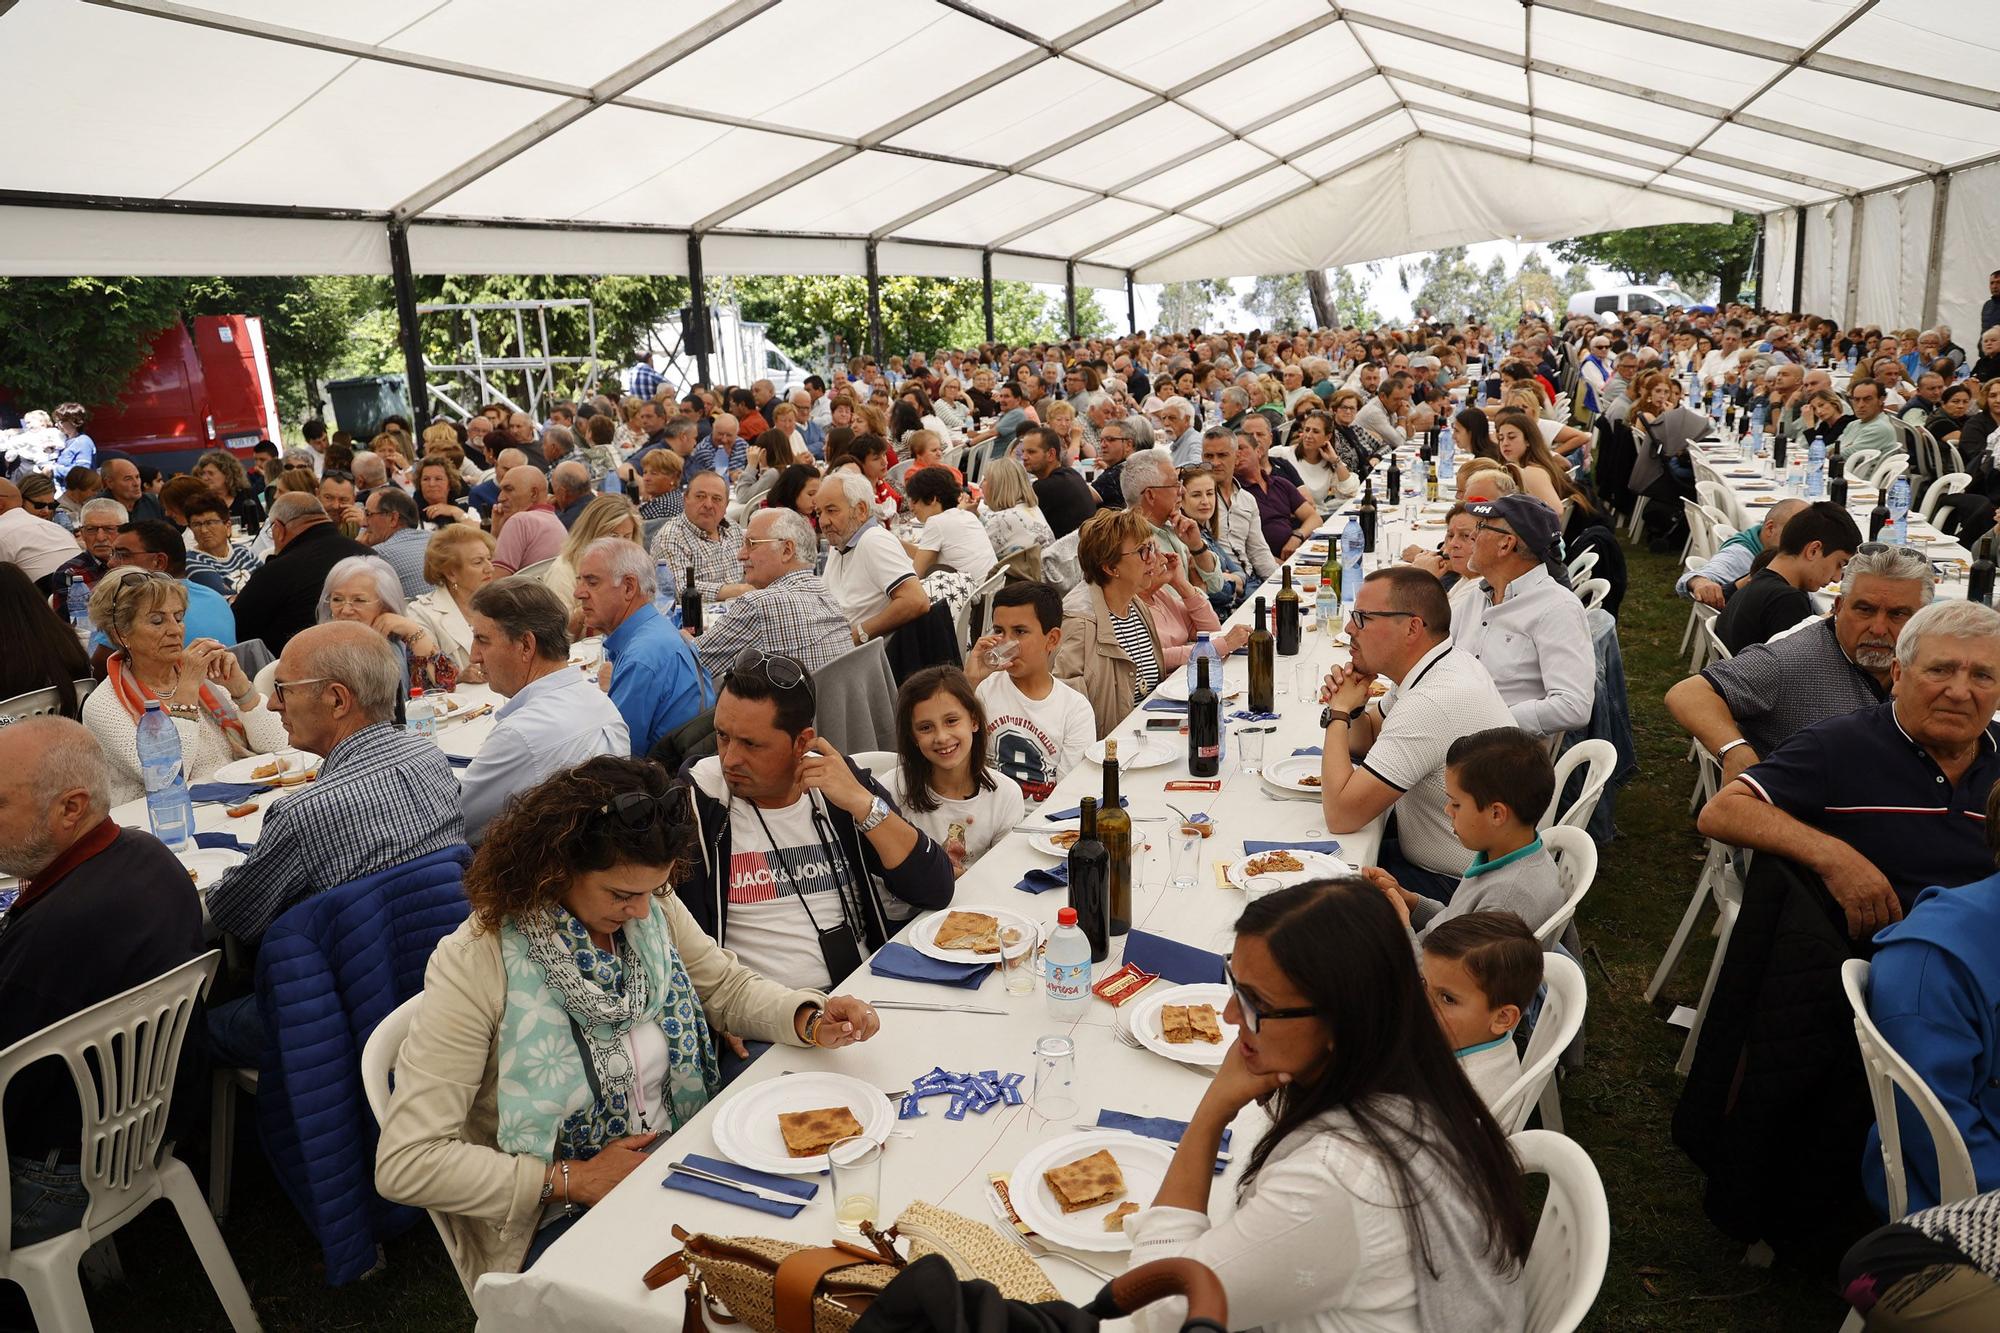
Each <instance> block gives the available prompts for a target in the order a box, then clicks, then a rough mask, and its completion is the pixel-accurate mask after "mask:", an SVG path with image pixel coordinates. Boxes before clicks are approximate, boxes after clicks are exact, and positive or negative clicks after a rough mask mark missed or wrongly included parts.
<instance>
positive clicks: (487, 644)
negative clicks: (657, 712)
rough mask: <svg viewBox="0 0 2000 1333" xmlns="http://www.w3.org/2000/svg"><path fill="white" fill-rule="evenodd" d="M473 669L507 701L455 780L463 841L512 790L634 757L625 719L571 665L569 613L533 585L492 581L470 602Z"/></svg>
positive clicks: (474, 838) (471, 838)
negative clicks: (601, 761)
mask: <svg viewBox="0 0 2000 1333" xmlns="http://www.w3.org/2000/svg"><path fill="white" fill-rule="evenodd" d="M472 661H473V663H474V664H475V665H478V666H482V667H484V668H485V670H486V678H487V680H488V681H489V682H490V683H491V684H492V686H493V692H494V693H495V694H498V695H501V696H503V697H504V698H505V699H506V700H507V702H506V703H505V704H503V705H501V707H500V712H499V717H498V720H497V721H496V722H495V724H494V727H493V730H492V732H491V733H490V734H489V735H488V736H487V737H486V742H485V744H483V745H481V746H480V747H479V753H478V755H477V756H475V757H474V758H473V760H472V763H471V764H469V765H468V766H467V767H466V768H465V769H464V771H462V772H461V773H460V774H459V787H460V789H461V795H460V798H459V799H460V801H461V808H462V809H463V811H464V813H465V837H466V841H468V842H474V843H476V842H478V841H479V840H480V837H481V835H482V834H483V833H484V831H485V828H486V825H487V824H488V822H490V821H491V820H492V819H493V817H494V816H496V815H498V814H499V813H500V809H501V807H502V806H504V805H505V804H506V803H507V798H508V797H510V796H512V795H513V794H514V793H515V792H520V791H526V790H528V788H530V787H533V786H535V785H536V784H538V783H540V782H541V780H542V779H543V778H546V777H548V776H549V775H550V774H552V773H555V772H557V771H559V770H561V769H565V768H572V767H574V766H576V765H577V764H580V763H582V762H583V761H584V760H586V759H590V758H593V757H595V756H597V755H600V754H621V755H622V754H630V753H631V752H632V736H631V733H630V731H629V729H628V728H627V727H626V725H625V717H624V715H623V714H621V713H620V712H619V711H618V705H616V704H614V703H612V702H611V697H610V696H609V695H607V694H605V692H604V691H603V690H601V689H599V688H598V687H597V683H596V681H595V680H594V679H593V678H592V677H590V676H586V675H584V674H583V673H582V672H580V671H577V670H575V669H574V668H572V667H571V666H570V664H569V610H568V608H567V607H565V606H564V605H563V603H562V599H561V598H560V597H558V596H556V594H555V593H554V591H552V590H551V589H550V588H549V587H548V585H546V584H544V583H542V582H541V581H540V580H538V579H532V578H522V577H520V576H519V575H515V576H514V577H511V578H504V579H499V580H496V581H495V582H492V583H489V584H487V585H486V586H485V587H483V588H481V589H480V590H479V591H478V592H476V593H474V594H473V595H472Z"/></svg>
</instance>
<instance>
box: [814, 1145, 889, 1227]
mask: <svg viewBox="0 0 2000 1333" xmlns="http://www.w3.org/2000/svg"><path fill="white" fill-rule="evenodd" d="M826 1164H827V1166H828V1167H829V1168H830V1169H831V1170H832V1172H833V1223H834V1225H835V1226H836V1227H838V1228H839V1229H840V1230H842V1231H844V1232H846V1233H847V1234H848V1235H850V1236H858V1235H860V1234H861V1224H862V1223H863V1222H867V1223H870V1224H879V1223H880V1222H881V1220H882V1145H881V1144H880V1143H877V1142H876V1141H875V1140H874V1139H871V1138H868V1137H866V1136H865V1135H861V1134H856V1135H853V1136H851V1137H849V1138H844V1139H841V1140H840V1141H839V1142H837V1143H835V1144H834V1145H833V1146H832V1147H830V1148H828V1149H827V1150H826Z"/></svg>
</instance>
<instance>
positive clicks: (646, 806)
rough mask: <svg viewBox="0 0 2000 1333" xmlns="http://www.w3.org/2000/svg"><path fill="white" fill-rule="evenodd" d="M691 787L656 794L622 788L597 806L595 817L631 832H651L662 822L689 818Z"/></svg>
mask: <svg viewBox="0 0 2000 1333" xmlns="http://www.w3.org/2000/svg"><path fill="white" fill-rule="evenodd" d="M686 809H687V789H686V788H685V787H679V786H674V787H668V788H667V789H666V790H665V791H663V792H661V793H660V794H659V795H657V796H655V795H654V794H653V793H652V792H647V791H622V792H619V793H618V794H617V795H616V796H614V797H612V798H611V799H610V800H608V801H606V802H605V803H604V804H603V805H600V806H598V807H597V810H596V813H595V814H594V815H593V816H592V818H593V819H594V820H595V821H597V822H599V823H611V824H616V825H617V826H618V827H619V828H622V829H624V830H625V831H626V832H628V833H647V832H650V831H652V830H653V829H655V828H658V827H659V826H660V825H662V824H675V823H683V822H686V821H685V819H684V815H685V813H686Z"/></svg>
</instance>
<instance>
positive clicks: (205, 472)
mask: <svg viewBox="0 0 2000 1333" xmlns="http://www.w3.org/2000/svg"><path fill="white" fill-rule="evenodd" d="M194 476H195V480H196V481H199V482H200V483H201V484H202V485H204V486H206V487H208V489H209V490H210V491H212V492H213V493H214V494H215V498H216V499H218V500H220V501H222V503H224V504H225V505H228V506H229V516H230V517H231V518H232V519H234V520H236V521H237V522H238V523H241V524H242V525H243V526H244V528H245V529H246V530H247V529H254V528H257V527H260V526H262V525H263V522H264V505H263V502H262V501H260V500H259V499H258V498H257V491H256V488H255V487H253V486H251V484H250V474H249V473H247V472H245V471H244V470H243V463H242V460H241V459H239V458H237V457H236V455H235V454H232V453H230V452H229V451H228V450H227V449H211V450H209V451H208V452H207V453H205V454H203V455H202V456H201V457H200V458H198V459H196V460H195V465H194Z"/></svg>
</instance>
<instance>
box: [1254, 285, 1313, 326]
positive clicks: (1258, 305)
mask: <svg viewBox="0 0 2000 1333" xmlns="http://www.w3.org/2000/svg"><path fill="white" fill-rule="evenodd" d="M1306 304H1307V302H1306V275H1305V274H1303V273H1278V274H1273V275H1269V276H1266V277H1261V278H1258V279H1257V283H1256V285H1255V286H1254V287H1252V288H1251V289H1250V299H1249V300H1248V301H1247V302H1245V305H1247V306H1248V307H1249V310H1250V313H1251V314H1252V315H1255V316H1256V317H1257V319H1258V321H1259V322H1260V323H1261V324H1262V325H1263V327H1265V328H1267V329H1295V328H1298V327H1299V326H1300V325H1301V324H1303V323H1305V320H1306Z"/></svg>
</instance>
